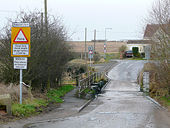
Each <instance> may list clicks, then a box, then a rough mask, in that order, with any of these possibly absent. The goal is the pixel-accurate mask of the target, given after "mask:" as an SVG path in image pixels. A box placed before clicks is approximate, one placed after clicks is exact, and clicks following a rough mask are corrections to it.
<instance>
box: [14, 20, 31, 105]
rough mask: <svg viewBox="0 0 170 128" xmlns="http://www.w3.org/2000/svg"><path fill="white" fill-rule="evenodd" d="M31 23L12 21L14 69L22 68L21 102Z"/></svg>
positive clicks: (28, 52)
mask: <svg viewBox="0 0 170 128" xmlns="http://www.w3.org/2000/svg"><path fill="white" fill-rule="evenodd" d="M30 33H31V28H30V27H29V23H16V22H14V23H12V28H11V56H12V57H14V69H19V70H20V104H22V83H23V82H22V70H23V69H27V58H26V57H30Z"/></svg>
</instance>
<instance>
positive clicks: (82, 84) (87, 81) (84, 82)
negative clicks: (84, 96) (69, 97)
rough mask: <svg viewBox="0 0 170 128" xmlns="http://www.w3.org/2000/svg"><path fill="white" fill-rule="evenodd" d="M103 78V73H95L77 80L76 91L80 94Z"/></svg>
mask: <svg viewBox="0 0 170 128" xmlns="http://www.w3.org/2000/svg"><path fill="white" fill-rule="evenodd" d="M103 77H105V72H95V73H93V74H91V75H89V76H88V77H87V78H84V79H81V80H79V83H78V91H79V94H81V93H82V92H83V91H84V90H85V89H86V88H90V87H91V85H92V84H93V83H94V82H95V81H96V80H99V79H101V78H103Z"/></svg>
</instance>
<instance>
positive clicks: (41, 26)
mask: <svg viewBox="0 0 170 128" xmlns="http://www.w3.org/2000/svg"><path fill="white" fill-rule="evenodd" d="M43 20H44V18H43V12H41V36H43Z"/></svg>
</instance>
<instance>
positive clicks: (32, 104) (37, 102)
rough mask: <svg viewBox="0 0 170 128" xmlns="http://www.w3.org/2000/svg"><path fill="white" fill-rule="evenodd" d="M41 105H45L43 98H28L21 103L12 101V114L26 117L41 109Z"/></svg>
mask: <svg viewBox="0 0 170 128" xmlns="http://www.w3.org/2000/svg"><path fill="white" fill-rule="evenodd" d="M43 106H44V107H46V106H47V102H46V100H44V99H34V100H29V101H27V102H25V103H23V104H18V103H14V104H12V114H13V115H14V116H17V117H28V116H30V115H33V114H38V113H39V112H40V111H42V109H41V107H43ZM38 111H39V112H38Z"/></svg>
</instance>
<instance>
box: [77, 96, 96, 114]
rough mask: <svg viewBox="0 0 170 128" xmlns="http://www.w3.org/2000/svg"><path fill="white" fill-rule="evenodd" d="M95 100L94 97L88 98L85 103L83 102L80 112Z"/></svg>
mask: <svg viewBox="0 0 170 128" xmlns="http://www.w3.org/2000/svg"><path fill="white" fill-rule="evenodd" d="M93 100H94V98H92V99H90V100H88V101H87V102H86V103H85V104H83V105H82V106H81V107H80V108H79V109H78V112H81V111H82V110H83V109H84V108H85V107H87V106H88V105H89V104H90V103H91V102H92V101H93Z"/></svg>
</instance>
